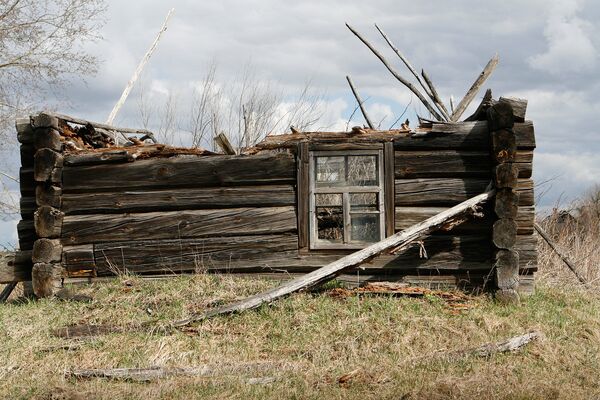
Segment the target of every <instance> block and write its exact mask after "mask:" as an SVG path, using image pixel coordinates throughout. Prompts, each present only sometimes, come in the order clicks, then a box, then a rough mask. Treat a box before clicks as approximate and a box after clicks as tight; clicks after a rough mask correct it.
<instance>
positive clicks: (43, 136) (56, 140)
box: [33, 128, 63, 152]
mask: <svg viewBox="0 0 600 400" xmlns="http://www.w3.org/2000/svg"><path fill="white" fill-rule="evenodd" d="M33 146H34V147H35V149H36V150H39V149H50V150H54V151H58V152H60V151H62V148H63V142H62V138H61V136H60V132H59V131H58V130H56V129H53V128H38V129H35V130H34V132H33Z"/></svg>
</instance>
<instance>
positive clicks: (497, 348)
mask: <svg viewBox="0 0 600 400" xmlns="http://www.w3.org/2000/svg"><path fill="white" fill-rule="evenodd" d="M542 337H543V335H542V333H541V332H539V331H533V332H529V333H526V334H524V335H519V336H514V337H511V338H510V339H507V340H503V341H501V342H495V343H486V344H484V345H481V346H478V347H475V348H472V349H468V350H458V351H453V352H449V353H438V354H436V355H443V356H445V357H448V358H450V359H456V358H461V357H466V356H473V357H486V358H487V357H491V356H493V355H495V354H498V353H510V352H514V351H518V350H520V349H521V348H523V347H524V346H526V345H527V344H529V343H531V342H532V341H535V340H540V339H542Z"/></svg>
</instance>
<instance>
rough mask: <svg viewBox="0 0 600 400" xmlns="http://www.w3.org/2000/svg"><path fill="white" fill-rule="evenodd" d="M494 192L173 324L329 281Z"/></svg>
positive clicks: (232, 310) (254, 304)
mask: <svg viewBox="0 0 600 400" xmlns="http://www.w3.org/2000/svg"><path fill="white" fill-rule="evenodd" d="M494 193H495V191H494V190H490V191H487V192H485V193H482V194H480V195H478V196H475V197H473V198H471V199H468V200H467V201H464V202H462V203H460V204H458V205H456V206H454V207H452V208H450V209H448V210H445V211H443V212H441V213H439V214H436V215H434V216H433V217H431V218H429V219H427V220H425V221H423V222H421V223H419V224H416V225H413V226H412V227H410V228H408V229H406V230H404V231H401V232H398V233H396V234H394V235H392V236H390V237H388V238H386V239H384V240H382V241H380V242H377V243H374V244H372V245H370V246H368V247H365V248H364V249H362V250H359V251H357V252H355V253H352V254H350V255H348V256H345V257H342V258H341V259H339V260H337V261H335V262H333V263H330V264H328V265H326V266H324V267H322V268H320V269H318V270H316V271H313V272H311V273H309V274H306V275H304V276H302V277H299V278H296V279H293V280H291V281H289V282H287V283H284V284H282V285H280V286H278V287H276V288H274V289H271V290H268V291H266V292H263V293H259V294H257V295H254V296H250V297H248V298H247V299H244V300H242V301H239V302H235V303H232V304H228V305H225V306H223V307H218V308H215V309H211V310H208V311H207V312H205V313H202V314H198V315H193V316H192V317H190V318H187V319H183V320H180V321H175V322H173V324H172V326H174V327H181V326H186V325H189V324H192V323H194V322H198V321H202V320H204V319H207V318H211V317H214V316H217V315H223V314H230V313H236V312H242V311H246V310H250V309H254V308H257V307H260V306H261V305H262V304H268V303H271V302H273V301H275V300H277V299H279V298H281V297H284V296H287V295H289V294H291V293H294V292H296V291H299V290H305V289H308V288H311V287H313V286H316V285H319V284H322V283H324V282H327V281H329V280H331V279H333V278H335V277H336V276H337V275H339V274H341V273H342V272H343V271H345V270H348V269H350V268H354V267H357V266H359V265H361V264H362V263H364V262H366V261H368V260H370V259H372V258H374V257H376V256H378V255H380V254H381V253H383V252H384V251H387V250H390V249H392V248H395V247H399V246H402V245H406V244H408V243H410V242H413V241H415V240H417V239H419V238H420V237H422V236H423V235H426V234H428V233H430V232H432V231H434V230H437V229H439V227H440V226H442V225H444V224H445V223H446V222H447V221H448V220H449V219H452V218H454V217H456V216H458V215H461V214H463V213H465V212H468V211H469V210H471V209H472V208H473V207H474V206H476V205H478V204H480V203H483V202H485V201H487V200H489V199H490V198H492V197H493V196H494Z"/></svg>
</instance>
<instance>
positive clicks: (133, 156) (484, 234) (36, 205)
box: [0, 98, 537, 295]
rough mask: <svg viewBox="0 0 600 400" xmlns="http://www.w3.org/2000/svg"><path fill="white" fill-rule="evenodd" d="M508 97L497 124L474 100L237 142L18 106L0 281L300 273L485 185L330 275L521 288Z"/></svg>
mask: <svg viewBox="0 0 600 400" xmlns="http://www.w3.org/2000/svg"><path fill="white" fill-rule="evenodd" d="M519 101H520V100H515V99H502V98H501V99H500V101H499V102H498V103H503V102H504V103H508V104H510V103H512V104H511V107H509V109H510V110H511V114H513V113H514V115H511V119H510V120H511V121H510V123H509V124H506V126H499V125H497V122H498V121H495V120H494V119H493V118H492V117H490V113H489V112H488V113H487V114H486V113H485V112H483V113H481V112H479V110H478V112H479V114H478V115H475V117H474V118H470V119H471V120H469V119H467V120H468V121H467V122H433V121H428V120H420V121H419V122H420V123H419V126H418V127H416V128H414V129H410V128H408V127H406V126H404V127H403V129H399V130H390V131H378V130H372V129H367V128H359V127H356V128H354V129H353V130H352V131H350V132H306V133H303V132H293V133H291V134H281V135H270V136H267V137H266V138H265V139H264V140H263V141H262V142H260V143H258V144H257V145H256V146H254V147H252V148H246V149H241V150H240V151H239V154H217V153H214V152H210V151H207V150H203V149H197V148H189V149H185V148H175V147H170V146H167V145H162V144H156V143H152V141H153V136H152V134H151V133H150V132H146V131H143V130H135V129H120V128H114V127H111V126H105V125H102V124H95V123H90V122H88V121H84V120H79V119H76V118H71V117H67V116H63V115H58V114H52V113H40V114H38V115H34V116H32V117H31V118H28V119H22V120H18V121H17V124H16V128H17V134H18V139H19V142H20V143H21V163H22V167H21V171H20V186H21V196H22V197H21V215H22V221H20V222H19V224H18V236H19V248H20V250H19V251H18V252H17V255H16V257H15V259H14V260H13V261H12V262H11V263H9V266H8V267H4V268H5V270H4V272H3V273H2V274H1V275H0V277H1V281H2V282H13V281H27V280H31V279H32V270H33V281H34V289H35V291H36V294H38V295H46V294H48V293H50V294H51V293H52V292H53V290H54V289H53V287H49V286H52V285H55V284H56V282H57V281H60V280H61V279H63V278H82V277H90V278H91V277H101V276H110V275H115V274H118V273H120V272H130V273H135V274H144V275H150V274H170V273H181V272H214V273H217V272H220V273H247V274H250V273H251V274H292V275H293V274H297V273H306V272H308V271H312V270H315V269H317V268H319V267H322V266H324V265H326V264H328V263H330V262H332V261H335V260H336V259H338V258H340V257H342V256H343V255H344V254H349V253H352V252H354V251H356V249H360V248H363V247H365V246H366V245H368V244H372V243H374V242H378V241H381V240H383V239H384V238H385V237H387V236H390V235H392V234H394V232H398V231H401V230H403V229H405V228H408V227H410V226H412V225H414V224H416V223H418V222H420V221H422V220H425V219H427V218H429V217H431V216H433V215H435V214H437V213H439V212H441V211H443V210H445V209H447V208H449V207H451V206H453V205H456V204H458V203H460V202H462V201H464V200H467V199H468V198H470V197H473V196H476V195H478V194H480V193H482V192H484V191H485V190H486V188H489V187H490V185H491V184H493V185H495V187H496V196H495V199H494V200H495V201H490V202H488V203H487V204H485V205H484V206H483V207H482V209H481V210H480V212H479V213H478V214H479V215H478V216H476V217H470V218H469V220H468V221H465V222H464V223H453V224H448V226H445V227H444V229H442V230H439V231H437V232H434V233H432V234H430V235H427V236H426V237H424V238H423V240H421V241H418V242H414V243H412V244H411V245H410V246H408V247H407V248H403V249H396V251H395V252H394V253H389V254H382V255H380V256H379V257H376V258H373V259H372V260H371V261H369V262H368V263H365V264H362V265H361V266H360V267H359V268H357V269H354V270H352V271H345V274H344V275H343V276H341V277H340V279H348V280H351V281H355V282H356V281H365V280H388V281H389V280H394V281H403V282H406V283H408V284H412V285H426V286H436V287H439V286H444V287H458V288H467V289H470V288H491V289H501V290H511V291H517V290H518V291H519V292H521V293H526V292H531V290H532V288H533V274H534V272H535V271H536V268H537V253H536V238H535V237H534V213H535V208H534V194H533V181H532V179H531V176H532V161H533V150H534V148H535V139H534V130H533V124H532V122H530V121H525V119H524V117H525V114H524V108H523V107H518V106H517V105H518V104H520V103H519ZM521 102H522V101H521ZM525 104H526V103H525ZM513 110H514V111H513ZM513 119H514V121H515V122H514V126H513V123H512V121H513ZM501 125H502V124H501ZM135 135H137V137H132V136H135ZM140 136H142V137H140ZM220 140H221V142H220V144H221V147H222V148H223V149H225V152H228V153H232V152H234V151H233V149H231V148H230V146H227V145H226V143H225V144H223V141H224V142H226V139H225V138H223V137H221V138H220ZM125 142H126V144H125V145H124V144H123V143H125ZM36 281H37V283H36ZM36 285H37V287H36Z"/></svg>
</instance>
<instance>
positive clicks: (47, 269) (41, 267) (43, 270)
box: [31, 263, 64, 298]
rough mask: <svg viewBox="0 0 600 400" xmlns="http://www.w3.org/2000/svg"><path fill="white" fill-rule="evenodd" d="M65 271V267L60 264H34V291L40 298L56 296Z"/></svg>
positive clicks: (32, 275) (32, 279) (32, 278)
mask: <svg viewBox="0 0 600 400" xmlns="http://www.w3.org/2000/svg"><path fill="white" fill-rule="evenodd" d="M63 272H64V271H63V268H62V266H61V265H60V264H51V263H37V264H33V269H32V271H31V281H32V283H33V292H34V293H35V295H36V296H37V297H38V298H45V297H52V296H54V295H55V294H56V292H57V291H58V290H59V289H60V286H61V279H62V277H63Z"/></svg>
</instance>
